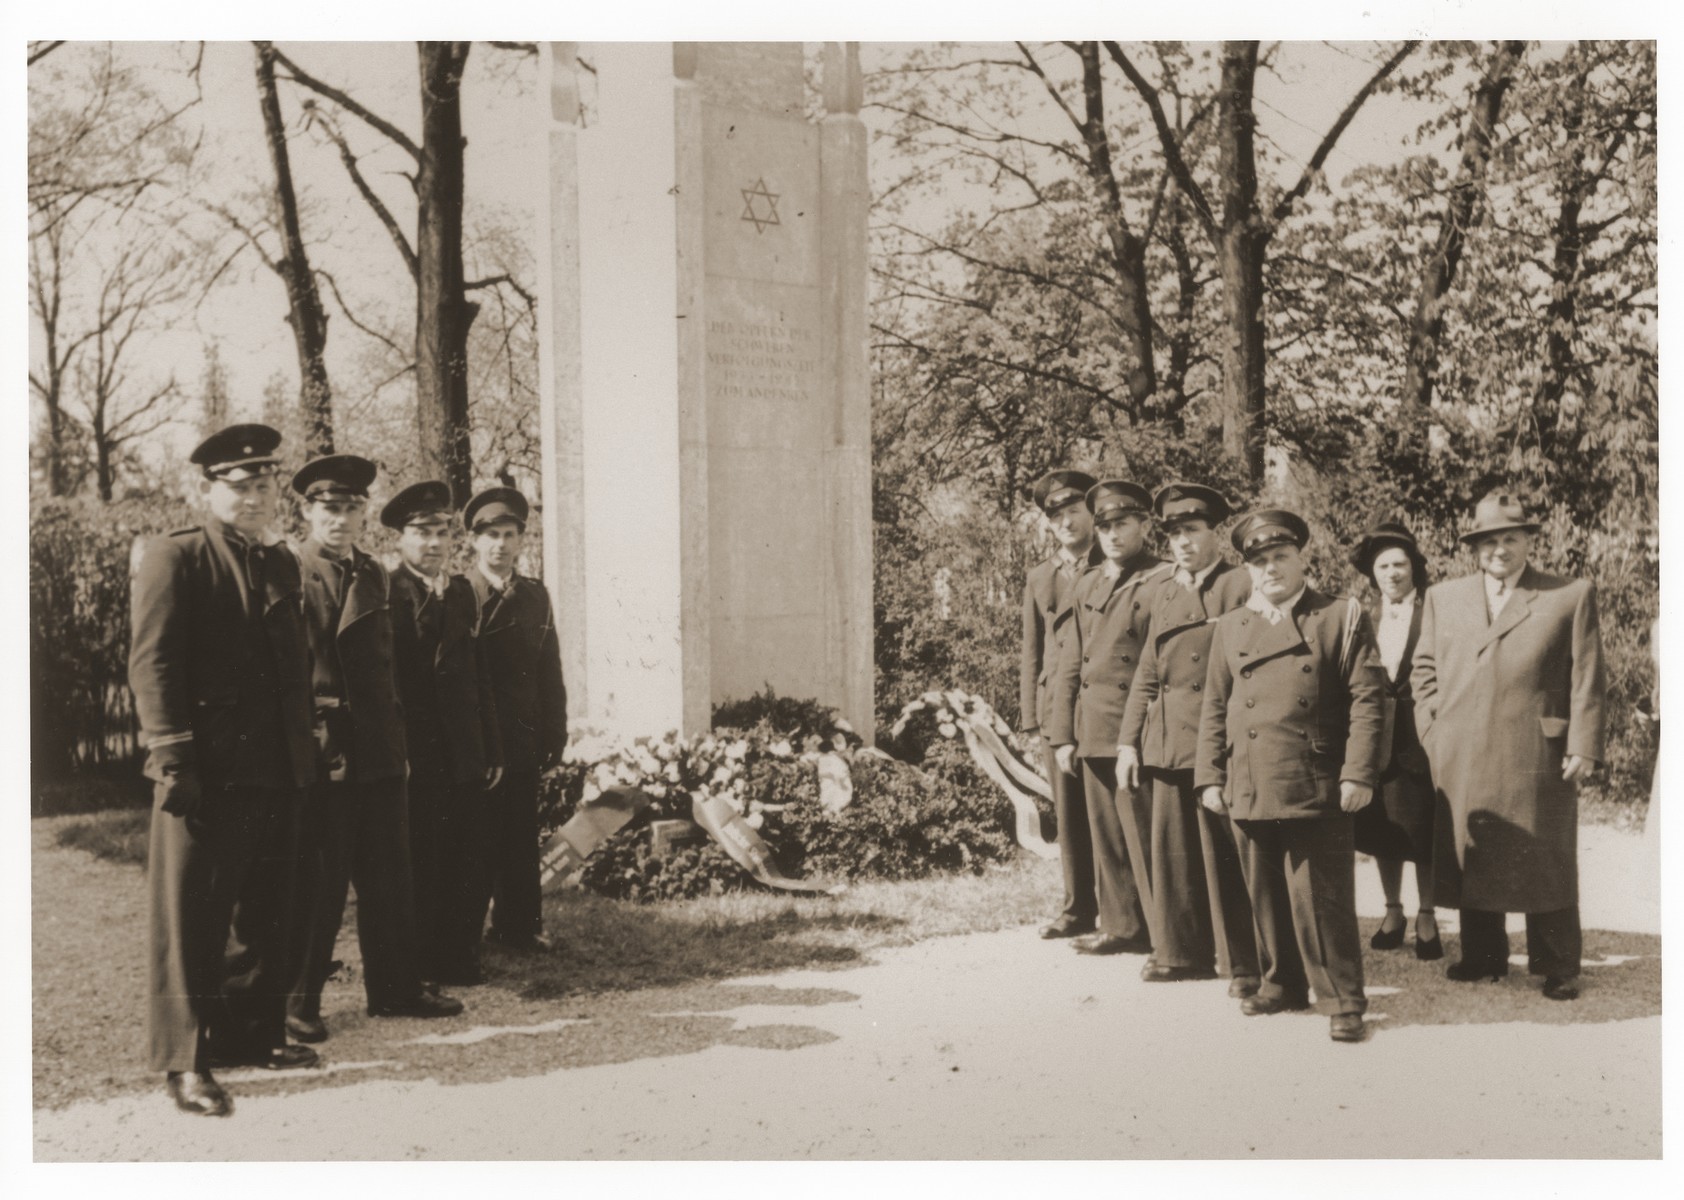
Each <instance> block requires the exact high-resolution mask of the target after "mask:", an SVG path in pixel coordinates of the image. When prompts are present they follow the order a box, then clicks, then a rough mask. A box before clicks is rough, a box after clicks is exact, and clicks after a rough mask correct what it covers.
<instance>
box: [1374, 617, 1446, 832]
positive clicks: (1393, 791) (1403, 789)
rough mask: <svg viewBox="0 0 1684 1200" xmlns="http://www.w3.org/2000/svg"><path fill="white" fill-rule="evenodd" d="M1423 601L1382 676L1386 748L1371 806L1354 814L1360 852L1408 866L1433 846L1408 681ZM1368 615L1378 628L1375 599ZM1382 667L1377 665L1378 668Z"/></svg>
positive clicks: (1428, 774) (1429, 795) (1428, 776)
mask: <svg viewBox="0 0 1684 1200" xmlns="http://www.w3.org/2000/svg"><path fill="white" fill-rule="evenodd" d="M1423 599H1424V598H1423V597H1421V596H1417V597H1416V598H1415V603H1414V604H1412V605H1410V614H1409V637H1408V640H1406V641H1405V642H1404V644H1403V656H1402V657H1401V658H1400V659H1399V660H1398V667H1397V672H1396V673H1395V674H1393V673H1391V672H1388V673H1387V675H1386V699H1387V703H1388V704H1389V705H1390V706H1391V707H1390V712H1389V715H1388V717H1387V729H1388V730H1389V731H1390V733H1391V748H1390V750H1389V752H1388V757H1387V759H1386V766H1385V769H1384V770H1383V771H1382V772H1381V774H1380V787H1379V790H1378V791H1376V792H1375V795H1374V802H1373V803H1372V804H1370V805H1369V806H1368V807H1367V808H1364V809H1363V810H1362V811H1360V812H1358V813H1357V827H1356V842H1357V850H1358V851H1359V852H1360V853H1363V854H1374V855H1379V856H1381V857H1384V858H1399V859H1403V860H1405V861H1407V862H1430V861H1431V859H1432V845H1433V844H1432V828H1433V780H1432V769H1431V767H1430V766H1429V765H1428V763H1427V752H1426V751H1425V750H1423V749H1421V739H1420V736H1419V735H1418V734H1417V733H1416V732H1415V697H1414V693H1413V691H1412V689H1411V687H1410V683H1409V676H1410V672H1411V669H1412V665H1413V659H1414V654H1415V647H1416V644H1417V643H1419V641H1420V640H1421V609H1422V601H1423ZM1368 616H1369V620H1370V621H1372V622H1373V623H1374V625H1375V627H1376V629H1378V627H1379V623H1380V620H1381V610H1380V601H1379V600H1375V601H1374V603H1373V604H1371V605H1370V606H1369V609H1368ZM1384 665H1385V664H1384V663H1382V664H1381V666H1382V669H1383V668H1384Z"/></svg>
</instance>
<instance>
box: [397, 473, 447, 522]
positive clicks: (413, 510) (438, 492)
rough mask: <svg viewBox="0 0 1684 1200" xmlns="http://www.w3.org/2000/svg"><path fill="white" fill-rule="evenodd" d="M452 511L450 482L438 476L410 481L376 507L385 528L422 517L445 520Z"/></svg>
mask: <svg viewBox="0 0 1684 1200" xmlns="http://www.w3.org/2000/svg"><path fill="white" fill-rule="evenodd" d="M455 511H456V506H455V505H453V504H452V503H451V502H450V485H449V484H448V483H445V482H444V481H443V480H441V479H426V480H423V481H422V482H420V483H412V484H410V485H409V486H408V487H406V488H404V489H403V491H401V492H399V493H398V494H397V495H395V496H393V497H392V498H391V499H390V500H388V501H386V507H384V508H382V509H381V510H380V523H381V524H382V525H384V526H385V527H386V528H387V529H402V528H403V527H404V526H405V525H410V524H413V523H415V522H416V521H417V520H418V519H422V518H432V519H434V520H449V519H450V516H451V514H453V513H454V512H455Z"/></svg>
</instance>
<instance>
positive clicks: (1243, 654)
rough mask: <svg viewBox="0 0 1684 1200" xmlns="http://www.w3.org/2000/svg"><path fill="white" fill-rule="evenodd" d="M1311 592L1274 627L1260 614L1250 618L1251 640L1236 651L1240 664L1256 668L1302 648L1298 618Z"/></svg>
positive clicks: (1299, 599) (1302, 639) (1252, 615)
mask: <svg viewBox="0 0 1684 1200" xmlns="http://www.w3.org/2000/svg"><path fill="white" fill-rule="evenodd" d="M1310 598H1311V592H1310V590H1309V589H1308V588H1306V589H1305V590H1304V594H1303V595H1302V596H1300V597H1299V598H1298V603H1297V604H1296V605H1295V606H1294V607H1293V612H1292V614H1290V615H1288V616H1287V617H1285V618H1283V619H1281V620H1279V621H1276V622H1275V623H1274V624H1273V625H1271V624H1269V621H1268V619H1267V618H1266V617H1264V616H1263V615H1262V614H1261V613H1256V612H1254V613H1252V614H1251V618H1252V619H1251V621H1250V626H1251V636H1250V637H1249V638H1248V639H1246V644H1245V645H1244V646H1241V647H1240V648H1239V651H1238V654H1239V657H1240V659H1241V661H1242V662H1243V663H1244V664H1245V665H1246V666H1248V667H1255V666H1256V665H1257V664H1258V663H1260V662H1264V661H1266V660H1267V659H1271V658H1275V657H1278V656H1279V655H1282V654H1290V653H1292V652H1293V651H1295V650H1297V649H1299V648H1300V647H1301V646H1303V645H1304V635H1303V634H1302V633H1300V632H1299V631H1298V618H1297V614H1298V613H1300V612H1302V611H1305V610H1307V609H1308V608H1309V601H1310Z"/></svg>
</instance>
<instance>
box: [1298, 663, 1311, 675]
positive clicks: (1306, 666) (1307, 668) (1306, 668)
mask: <svg viewBox="0 0 1684 1200" xmlns="http://www.w3.org/2000/svg"><path fill="white" fill-rule="evenodd" d="M1298 669H1299V670H1300V671H1302V672H1304V674H1306V675H1308V674H1309V673H1310V664H1309V663H1305V664H1304V665H1303V666H1301V667H1299V668H1298Z"/></svg>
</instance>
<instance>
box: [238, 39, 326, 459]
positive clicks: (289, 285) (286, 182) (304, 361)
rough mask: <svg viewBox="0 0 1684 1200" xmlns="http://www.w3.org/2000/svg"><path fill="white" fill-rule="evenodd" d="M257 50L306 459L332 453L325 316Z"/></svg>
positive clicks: (267, 75) (273, 97) (262, 53)
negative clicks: (296, 355) (273, 173)
mask: <svg viewBox="0 0 1684 1200" xmlns="http://www.w3.org/2000/svg"><path fill="white" fill-rule="evenodd" d="M254 44H255V45H256V47H257V94H258V101H259V105H260V107H261V108H262V110H263V130H264V134H265V135H266V138H267V140H268V143H269V162H270V164H271V165H272V166H273V167H274V169H275V198H276V200H277V202H278V204H279V207H280V211H281V242H282V253H281V257H280V258H279V259H278V260H277V262H276V267H277V268H278V270H279V272H280V275H281V280H282V282H283V283H284V284H285V285H286V290H287V304H288V312H287V324H289V325H291V326H292V340H293V344H294V346H295V347H296V348H297V351H298V402H299V406H300V408H301V409H302V411H303V415H304V449H305V453H307V454H308V455H309V456H310V457H312V458H314V457H317V456H319V455H323V454H332V453H333V389H332V388H331V387H330V386H329V384H328V376H327V313H326V311H325V310H324V309H323V308H322V298H321V293H320V292H319V291H318V290H317V289H316V277H315V274H314V273H313V272H312V271H311V269H310V258H309V255H308V254H307V253H306V252H305V249H304V235H303V233H302V231H301V229H300V226H299V221H298V196H297V193H296V192H295V191H294V189H293V186H292V164H291V161H290V158H289V156H288V153H287V137H286V127H285V126H284V125H283V124H282V123H281V101H280V97H279V95H278V94H277V93H276V91H275V51H274V47H273V46H271V45H270V44H269V43H268V42H257V43H254Z"/></svg>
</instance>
